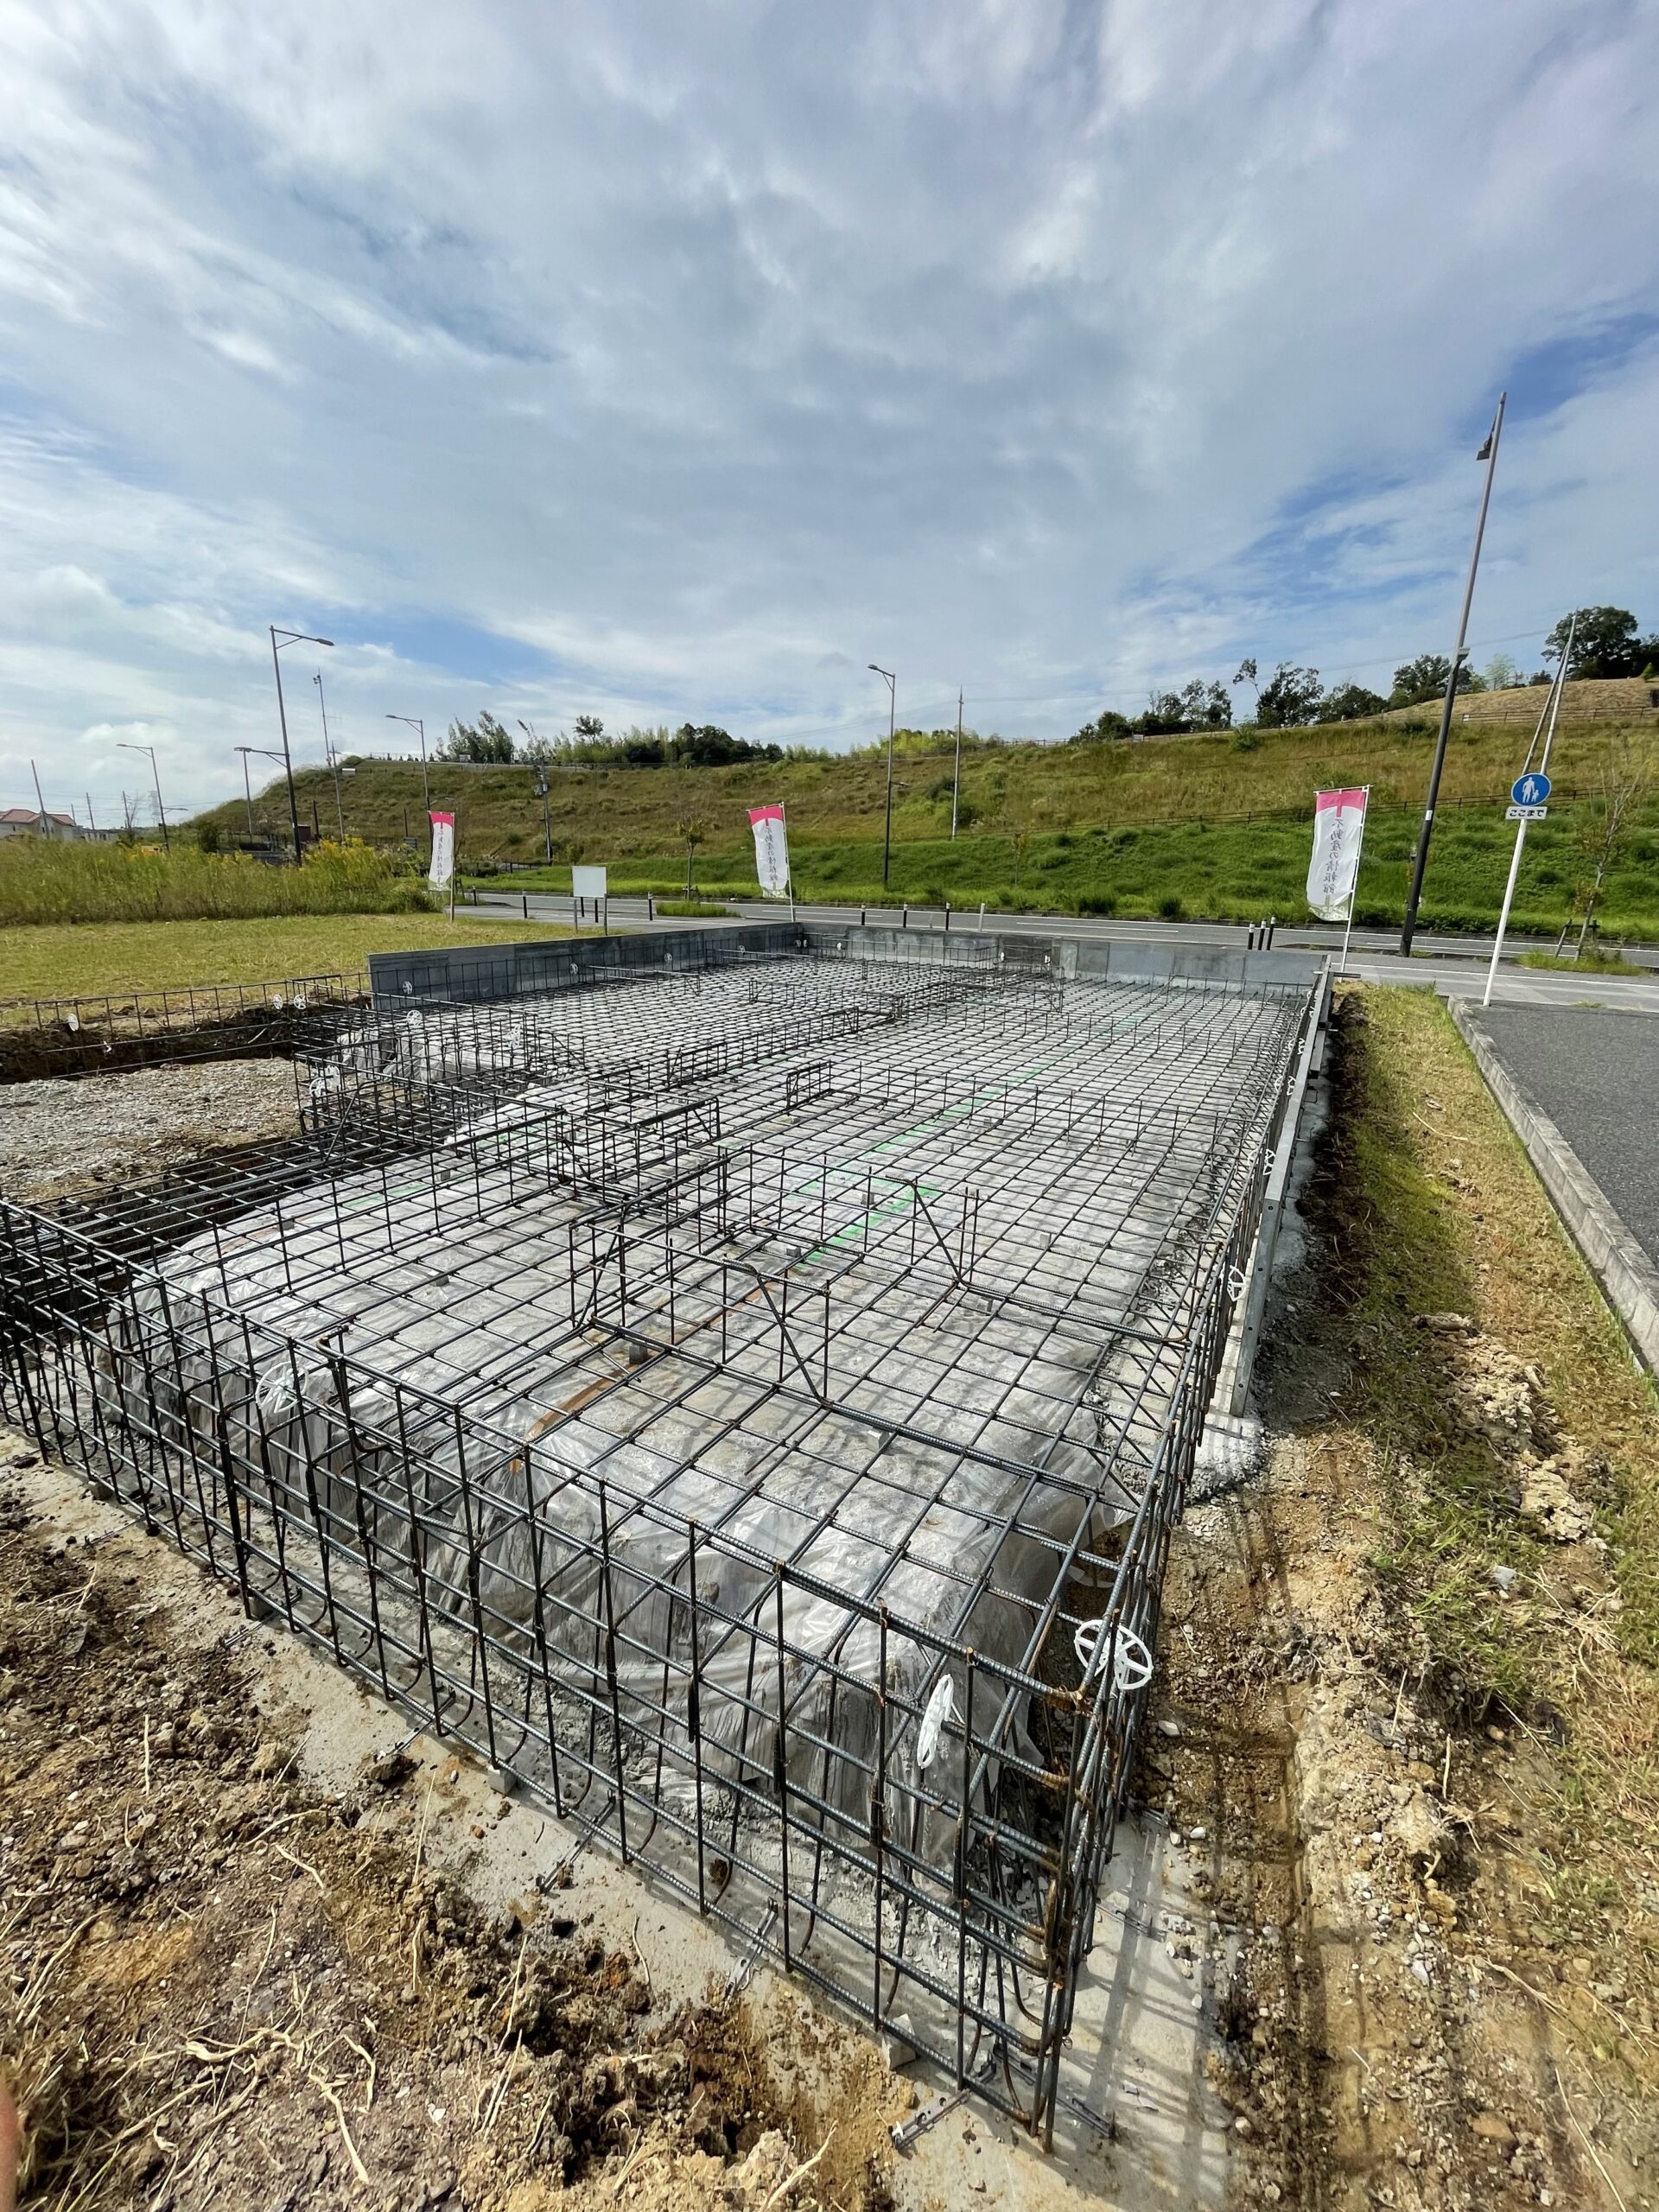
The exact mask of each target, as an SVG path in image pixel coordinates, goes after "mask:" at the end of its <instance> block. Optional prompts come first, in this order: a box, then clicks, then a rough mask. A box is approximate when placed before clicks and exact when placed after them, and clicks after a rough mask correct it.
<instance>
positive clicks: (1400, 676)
mask: <svg viewBox="0 0 1659 2212" xmlns="http://www.w3.org/2000/svg"><path fill="white" fill-rule="evenodd" d="M1451 670H1452V664H1451V662H1450V661H1449V660H1447V658H1446V655H1445V654H1444V653H1419V654H1418V656H1417V658H1416V659H1415V660H1408V661H1402V663H1401V664H1400V666H1399V667H1398V668H1396V669H1395V671H1394V690H1392V691H1391V692H1390V693H1389V705H1390V706H1391V707H1421V705H1423V703H1424V702H1426V701H1427V700H1429V699H1440V698H1444V697H1445V696H1446V677H1447V676H1448V675H1449V674H1450V673H1451ZM1475 688H1476V679H1475V675H1474V671H1472V670H1471V668H1470V667H1469V665H1468V664H1467V663H1466V662H1465V664H1463V666H1462V667H1460V668H1459V671H1458V689H1459V691H1472V690H1474V689H1475Z"/></svg>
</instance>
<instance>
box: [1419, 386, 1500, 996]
mask: <svg viewBox="0 0 1659 2212" xmlns="http://www.w3.org/2000/svg"><path fill="white" fill-rule="evenodd" d="M1508 397H1509V394H1508V393H1507V392H1505V391H1500V392H1499V393H1498V395H1497V414H1496V415H1495V416H1493V417H1492V427H1491V429H1490V430H1489V431H1488V432H1487V434H1486V442H1485V444H1484V446H1483V447H1482V448H1481V449H1480V451H1479V453H1478V454H1477V455H1476V459H1477V460H1478V461H1484V462H1485V464H1486V481H1485V484H1484V486H1482V489H1481V494H1480V518H1479V520H1478V522H1477V523H1476V524H1475V544H1474V550H1473V551H1472V552H1471V554H1470V556H1469V580H1468V582H1466V583H1465V586H1464V588H1463V611H1462V613H1460V614H1459V617H1458V642H1457V645H1456V647H1455V648H1454V650H1453V652H1452V665H1451V668H1450V669H1449V670H1448V671H1447V672H1446V697H1445V699H1444V700H1443V701H1442V702H1441V705H1440V735H1439V737H1438V738H1437V739H1436V740H1435V741H1434V765H1433V767H1432V768H1431V769H1430V770H1429V772H1428V798H1427V803H1426V804H1425V805H1424V809H1423V823H1422V827H1421V829H1420V830H1419V831H1418V833H1417V852H1416V857H1415V858H1414V860H1413V861H1412V864H1411V889H1410V891H1409V893H1408V894H1407V898H1406V918H1405V925H1404V926H1403V928H1402V930H1401V932H1400V950H1401V951H1402V953H1409V952H1410V950H1411V940H1412V938H1413V937H1414V935H1415V933H1416V929H1417V907H1418V904H1419V902H1420V900H1421V898H1422V895H1423V876H1424V874H1425V872H1426V871H1427V867H1428V841H1429V839H1430V838H1431V837H1432V836H1433V834H1434V808H1435V804H1436V803H1437V801H1438V800H1439V798H1440V771H1441V769H1442V768H1444V767H1445V766H1446V740H1447V739H1448V738H1449V737H1450V736H1451V734H1452V707H1453V705H1454V703H1455V702H1456V700H1457V696H1458V674H1459V670H1460V669H1461V668H1462V666H1463V663H1464V657H1465V650H1466V647H1465V640H1466V639H1467V638H1468V635H1469V609H1470V607H1471V605H1472V604H1473V602H1474V596H1475V571H1476V569H1478V568H1479V566H1480V542H1481V540H1482V538H1483V537H1484V536H1485V535H1486V510H1487V508H1488V507H1489V506H1490V505H1491V500H1492V477H1493V475H1494V474H1495V473H1496V471H1497V442H1498V440H1499V439H1500V438H1501V437H1502V436H1503V407H1504V403H1505V401H1506V400H1507V399H1508Z"/></svg>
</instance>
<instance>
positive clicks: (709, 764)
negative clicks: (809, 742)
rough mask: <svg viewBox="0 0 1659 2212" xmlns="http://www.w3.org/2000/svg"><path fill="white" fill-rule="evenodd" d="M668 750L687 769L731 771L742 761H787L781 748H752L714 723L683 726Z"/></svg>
mask: <svg viewBox="0 0 1659 2212" xmlns="http://www.w3.org/2000/svg"><path fill="white" fill-rule="evenodd" d="M669 749H670V751H671V753H672V755H673V758H674V759H675V760H677V762H678V763H679V764H680V765H681V766H683V767H687V768H729V767H731V766H733V765H734V763H735V762H737V761H739V760H782V759H783V757H784V756H783V751H782V748H781V747H779V746H776V745H752V744H750V742H749V741H748V740H747V738H743V737H734V736H733V735H732V734H731V732H730V731H729V730H726V729H721V728H718V727H717V726H716V725H715V723H713V722H704V723H703V724H702V726H701V727H697V726H696V725H694V724H693V723H691V722H682V723H681V725H680V727H679V728H678V729H677V730H676V731H675V733H674V739H673V742H672V744H671V747H670V748H669Z"/></svg>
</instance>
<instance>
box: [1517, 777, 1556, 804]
mask: <svg viewBox="0 0 1659 2212" xmlns="http://www.w3.org/2000/svg"><path fill="white" fill-rule="evenodd" d="M1548 797H1549V778H1548V776H1539V775H1529V776H1517V777H1516V779H1515V781H1514V782H1513V783H1512V784H1511V785H1510V798H1512V799H1513V800H1514V801H1515V803H1516V805H1517V806H1541V805H1542V804H1544V801H1545V800H1546V799H1547V798H1548Z"/></svg>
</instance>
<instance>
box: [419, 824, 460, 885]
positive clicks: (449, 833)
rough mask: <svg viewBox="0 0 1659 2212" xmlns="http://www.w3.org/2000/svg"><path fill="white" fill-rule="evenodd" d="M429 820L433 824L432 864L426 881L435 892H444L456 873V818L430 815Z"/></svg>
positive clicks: (427, 872)
mask: <svg viewBox="0 0 1659 2212" xmlns="http://www.w3.org/2000/svg"><path fill="white" fill-rule="evenodd" d="M427 820H428V821H429V823H431V824H432V864H431V866H430V867H429V868H428V869H427V871H426V880H427V881H428V882H429V884H430V885H431V886H432V888H433V889H434V890H435V891H442V890H443V889H444V888H445V887H446V886H447V885H448V881H449V879H450V877H451V876H452V875H453V874H454V872H455V817H454V815H453V814H429V816H428V817H427Z"/></svg>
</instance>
